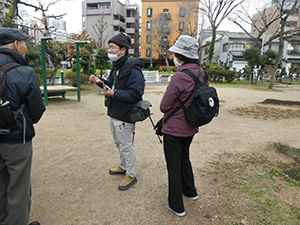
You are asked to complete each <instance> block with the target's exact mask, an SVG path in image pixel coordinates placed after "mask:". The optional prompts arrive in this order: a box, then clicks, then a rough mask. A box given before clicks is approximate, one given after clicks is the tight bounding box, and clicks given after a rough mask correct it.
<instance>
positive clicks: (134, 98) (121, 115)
mask: <svg viewBox="0 0 300 225" xmlns="http://www.w3.org/2000/svg"><path fill="white" fill-rule="evenodd" d="M128 57H129V56H128V55H125V56H123V57H122V58H121V59H119V60H118V61H117V63H116V64H115V65H113V68H112V70H111V72H110V74H109V76H108V78H107V79H104V78H101V79H102V81H103V82H104V83H105V84H106V85H108V86H109V87H111V88H112V87H113V86H114V91H115V93H114V96H113V97H112V98H111V97H107V101H108V102H109V103H108V109H107V114H108V115H109V116H110V117H112V118H115V119H118V120H121V121H124V122H130V119H129V118H130V109H131V108H132V105H134V104H135V103H137V102H139V101H140V100H142V96H143V94H144V89H145V79H144V76H143V73H142V67H143V61H142V60H141V59H138V58H128ZM115 79H116V80H115ZM114 80H115V82H114ZM101 86H102V85H101Z"/></svg>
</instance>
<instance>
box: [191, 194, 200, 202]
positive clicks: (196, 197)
mask: <svg viewBox="0 0 300 225" xmlns="http://www.w3.org/2000/svg"><path fill="white" fill-rule="evenodd" d="M189 198H190V199H191V200H193V201H196V200H198V198H199V197H198V195H196V196H195V197H189Z"/></svg>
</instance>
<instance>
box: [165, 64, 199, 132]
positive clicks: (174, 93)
mask: <svg viewBox="0 0 300 225" xmlns="http://www.w3.org/2000/svg"><path fill="white" fill-rule="evenodd" d="M198 68H199V65H197V64H194V63H188V64H184V65H182V66H180V67H178V68H177V72H176V73H175V74H174V75H173V76H172V78H171V81H170V83H169V85H168V87H167V90H166V92H165V94H164V96H163V98H162V100H161V103H160V111H161V112H162V113H164V119H165V118H166V117H167V116H168V115H169V114H170V113H171V112H172V111H173V110H174V109H175V108H176V107H177V106H178V105H179V102H178V98H179V99H180V100H181V101H184V100H185V99H186V98H187V97H188V96H189V94H190V93H191V91H193V89H194V86H195V81H194V80H193V79H192V78H191V77H190V76H189V75H188V74H186V73H184V72H181V71H182V70H184V69H189V70H190V71H191V72H193V73H194V74H195V75H196V76H198ZM201 70H202V68H201ZM203 79H204V76H203V73H202V75H201V76H200V81H201V82H203ZM192 100H193V97H191V98H190V99H189V100H188V101H187V102H186V103H185V108H188V107H189V106H190V105H191V103H192ZM162 132H163V133H164V134H169V135H173V136H176V137H189V136H192V135H194V134H196V133H198V127H193V126H192V125H190V124H189V123H188V122H187V121H186V120H185V117H184V111H183V109H180V110H179V111H178V112H176V113H175V114H174V115H173V116H172V117H171V118H170V119H169V120H168V121H167V122H166V123H164V124H163V128H162Z"/></svg>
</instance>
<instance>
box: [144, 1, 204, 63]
mask: <svg viewBox="0 0 300 225" xmlns="http://www.w3.org/2000/svg"><path fill="white" fill-rule="evenodd" d="M198 8H199V0H173V1H170V0H142V26H141V31H142V34H141V58H143V59H144V63H145V68H147V67H149V66H152V67H159V68H164V67H165V65H166V62H169V61H170V64H172V61H171V60H172V58H173V56H170V54H169V52H168V49H169V48H170V47H171V46H172V45H173V44H174V43H175V41H176V40H177V38H178V37H179V35H181V34H187V35H190V36H194V37H197V34H198Z"/></svg>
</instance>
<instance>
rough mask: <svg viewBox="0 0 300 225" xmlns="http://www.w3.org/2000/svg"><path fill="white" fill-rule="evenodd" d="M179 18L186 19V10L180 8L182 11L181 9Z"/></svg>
mask: <svg viewBox="0 0 300 225" xmlns="http://www.w3.org/2000/svg"><path fill="white" fill-rule="evenodd" d="M179 16H180V17H184V16H185V8H183V7H180V9H179Z"/></svg>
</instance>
